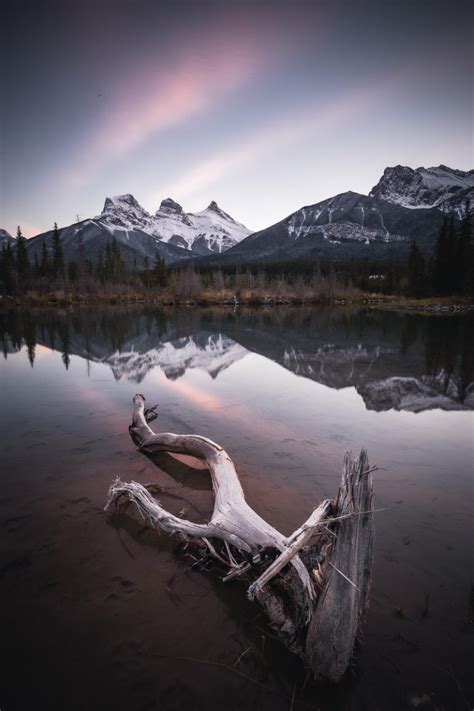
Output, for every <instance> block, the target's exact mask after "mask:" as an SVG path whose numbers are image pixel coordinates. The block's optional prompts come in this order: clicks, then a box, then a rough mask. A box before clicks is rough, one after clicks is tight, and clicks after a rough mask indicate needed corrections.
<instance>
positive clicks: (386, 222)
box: [202, 192, 444, 266]
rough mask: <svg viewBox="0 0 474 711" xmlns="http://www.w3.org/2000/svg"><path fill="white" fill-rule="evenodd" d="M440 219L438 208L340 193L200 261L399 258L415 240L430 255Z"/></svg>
mask: <svg viewBox="0 0 474 711" xmlns="http://www.w3.org/2000/svg"><path fill="white" fill-rule="evenodd" d="M443 219H444V216H443V213H442V212H441V211H440V210H438V209H436V208H431V209H424V210H416V211H414V210H410V209H408V208H406V207H402V206H401V205H395V204H392V203H390V202H387V201H385V200H380V199H377V198H372V197H367V195H360V194H359V193H353V192H347V193H341V194H340V195H336V196H335V197H333V198H330V199H329V200H323V201H322V202H319V203H316V204H315V205H307V206H305V207H302V208H301V209H300V210H297V211H296V212H294V213H293V214H292V215H289V216H288V217H286V218H285V219H284V220H281V222H278V223H277V224H275V225H272V226H271V227H268V228H266V229H264V230H261V231H260V232H255V233H254V234H252V235H250V236H249V237H247V238H246V239H245V240H243V241H242V242H240V243H239V244H238V245H236V246H235V247H232V248H231V249H229V250H228V251H227V252H225V254H222V255H218V256H216V257H208V258H206V260H205V262H204V260H202V263H206V264H209V265H215V266H219V265H231V264H234V263H235V264H247V263H249V264H251V263H255V262H258V263H265V262H266V263H285V262H297V261H313V262H316V261H317V260H322V261H334V262H337V261H347V260H350V259H355V260H358V261H360V260H364V259H370V260H379V261H382V260H389V259H393V260H397V259H403V258H405V257H406V255H407V253H408V250H409V247H410V244H411V242H412V240H413V239H414V238H416V240H417V242H418V245H419V246H420V247H421V248H422V249H423V250H424V251H425V252H432V250H433V248H434V245H435V242H436V237H437V235H438V234H439V230H440V228H441V225H442V223H443Z"/></svg>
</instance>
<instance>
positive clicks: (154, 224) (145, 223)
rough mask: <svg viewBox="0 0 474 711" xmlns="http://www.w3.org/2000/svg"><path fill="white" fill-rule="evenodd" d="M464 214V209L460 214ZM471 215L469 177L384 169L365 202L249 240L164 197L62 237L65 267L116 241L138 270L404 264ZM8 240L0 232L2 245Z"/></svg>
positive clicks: (354, 199) (235, 228) (319, 208)
mask: <svg viewBox="0 0 474 711" xmlns="http://www.w3.org/2000/svg"><path fill="white" fill-rule="evenodd" d="M468 206H469V207H468ZM467 209H469V211H472V210H473V209H474V170H470V171H461V170H455V169H452V168H448V167H447V166H444V165H440V166H438V167H433V168H416V169H412V168H408V167H405V166H400V165H398V166H395V167H390V168H386V169H385V171H384V173H383V175H382V177H381V179H380V180H379V182H378V183H377V184H376V185H375V186H374V187H373V188H372V190H371V191H370V193H369V195H362V194H360V193H355V192H352V191H348V192H345V193H341V194H339V195H336V196H334V197H331V198H329V199H327V200H323V201H321V202H318V203H316V204H314V205H307V206H305V207H302V208H300V209H299V210H297V211H296V212H294V213H292V214H291V215H289V216H288V217H286V218H284V219H283V220H281V221H280V222H277V223H276V224H274V225H271V226H270V227H267V228H265V229H263V230H260V231H258V232H252V231H251V230H249V229H248V228H247V227H245V226H244V225H243V224H241V223H240V222H237V221H236V220H235V219H234V218H233V217H231V216H230V215H229V214H228V213H226V212H224V210H222V209H221V208H220V207H219V206H218V205H217V203H216V202H215V201H212V202H211V203H210V204H209V205H208V207H207V208H206V209H205V210H202V211H200V212H196V213H190V212H188V213H187V212H184V210H183V208H182V207H181V205H179V204H178V203H177V202H175V201H174V200H172V199H171V198H167V199H165V200H163V201H162V202H161V204H160V206H159V208H158V210H156V212H155V213H154V214H151V213H149V212H147V210H145V208H143V207H142V206H141V205H140V203H139V202H138V201H137V200H136V199H135V197H134V196H133V195H130V194H126V195H119V196H117V197H113V198H106V200H105V203H104V208H103V210H102V212H101V213H100V214H99V215H97V216H96V217H94V218H90V219H85V220H82V221H78V222H77V223H74V224H72V225H69V226H67V227H63V228H61V238H62V245H63V251H64V255H65V258H66V260H74V259H77V258H78V256H79V248H80V244H81V243H82V245H83V247H84V250H85V252H86V254H87V256H88V257H89V258H90V259H92V260H93V261H95V260H96V259H97V258H98V256H99V254H100V253H101V252H103V251H104V250H105V248H106V245H107V243H108V242H109V241H110V240H111V239H112V238H115V240H116V241H117V243H118V245H119V246H120V249H121V252H122V256H123V258H124V260H125V261H126V262H127V263H129V264H130V265H132V264H135V265H136V266H137V268H142V267H143V264H144V260H145V258H146V257H148V259H149V260H150V262H152V261H153V259H154V257H155V255H156V254H157V253H158V254H159V255H160V256H161V257H162V258H164V260H165V262H166V263H167V264H183V263H184V262H187V261H192V263H194V264H196V265H197V266H202V267H204V266H206V267H207V266H208V267H219V266H223V267H232V266H234V265H244V264H249V265H252V264H271V263H291V262H293V263H294V262H314V261H316V260H324V261H333V262H341V261H346V260H350V259H356V260H359V259H365V258H368V259H370V260H371V261H384V260H388V259H393V260H398V259H403V258H405V257H406V254H407V253H408V250H409V247H410V244H411V242H412V240H413V239H415V240H416V241H417V244H418V246H419V248H420V249H421V250H422V251H423V252H424V253H425V254H431V253H432V252H433V250H434V246H435V243H436V238H437V236H438V234H439V231H440V228H441V226H442V224H443V220H444V218H445V215H451V216H452V217H453V219H454V220H459V219H461V218H462V217H463V216H464V215H465V213H466V210H467ZM51 237H52V230H51V231H48V232H44V233H42V234H39V235H37V236H35V237H33V238H31V239H29V240H28V243H27V249H28V251H29V254H30V259H34V257H35V254H37V255H38V257H39V256H40V250H41V249H42V245H43V241H44V242H45V244H46V247H47V249H48V250H51V249H52V244H51ZM7 242H9V243H11V244H14V243H15V239H14V238H13V237H12V236H11V235H9V234H8V233H7V232H6V231H5V230H1V231H0V246H1V245H2V244H6V243H7Z"/></svg>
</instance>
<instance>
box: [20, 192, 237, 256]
mask: <svg viewBox="0 0 474 711" xmlns="http://www.w3.org/2000/svg"><path fill="white" fill-rule="evenodd" d="M60 233H61V241H62V245H63V251H64V255H65V258H66V260H68V261H69V260H77V259H78V257H79V244H80V240H81V239H82V243H83V245H84V251H85V254H86V255H87V257H88V258H90V259H92V260H93V261H95V260H97V258H98V256H99V254H100V252H103V251H104V250H105V248H106V246H107V243H108V242H110V241H111V240H112V239H113V238H115V240H116V241H117V243H118V245H119V247H120V250H121V253H122V257H123V258H124V260H125V261H126V262H128V263H129V264H130V265H132V264H133V263H136V265H137V267H138V268H142V267H143V262H144V259H145V257H148V259H149V261H150V264H152V263H153V259H154V257H155V255H156V254H157V253H158V254H159V255H160V256H161V257H162V258H163V259H164V260H165V262H166V263H167V264H175V263H177V262H182V261H183V260H187V259H189V258H190V257H192V256H195V255H201V256H202V255H206V254H207V255H208V254H212V253H214V252H217V253H221V252H223V251H225V250H226V249H228V248H229V247H231V246H233V245H235V244H237V243H238V242H239V241H240V240H241V239H243V238H244V237H247V235H249V234H250V230H248V229H247V228H246V227H245V226H244V225H242V224H241V223H240V222H237V221H236V220H234V219H233V218H232V217H231V216H230V215H228V214H227V213H226V212H224V210H222V209H221V208H220V207H219V206H218V205H217V203H216V202H214V201H212V202H211V203H210V205H209V206H208V207H207V208H206V209H205V210H202V211H201V212H197V213H185V212H183V208H182V207H181V205H178V203H177V202H174V200H171V198H167V199H166V200H163V201H162V203H161V205H160V207H159V209H158V210H157V211H156V213H155V214H154V215H150V213H149V212H147V211H146V210H145V208H143V207H142V206H141V205H140V203H139V202H138V201H137V200H136V199H135V198H134V197H133V195H129V194H127V195H118V196H116V197H113V198H109V197H108V198H106V200H105V203H104V208H103V210H102V212H101V213H100V215H97V217H95V218H93V219H86V220H82V221H81V222H77V223H75V224H72V225H69V226H67V227H62V228H60ZM51 237H52V230H49V231H48V232H44V233H42V234H40V235H37V236H36V237H33V238H31V239H30V240H28V244H27V249H28V251H29V255H30V258H31V259H34V256H35V254H38V257H40V251H41V249H42V244H43V241H45V243H46V248H47V249H48V251H51V249H52V242H51Z"/></svg>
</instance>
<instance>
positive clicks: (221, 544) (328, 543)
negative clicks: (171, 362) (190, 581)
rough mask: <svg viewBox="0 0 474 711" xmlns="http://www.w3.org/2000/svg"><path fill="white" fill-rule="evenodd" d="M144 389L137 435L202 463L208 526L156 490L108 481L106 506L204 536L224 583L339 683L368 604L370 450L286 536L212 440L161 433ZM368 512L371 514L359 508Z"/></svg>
mask: <svg viewBox="0 0 474 711" xmlns="http://www.w3.org/2000/svg"><path fill="white" fill-rule="evenodd" d="M144 401H145V398H144V397H143V395H139V394H137V395H135V397H134V398H133V404H134V407H133V415H132V424H131V426H130V435H131V437H132V439H133V441H134V442H135V444H136V445H137V446H138V448H139V450H140V451H141V452H143V453H146V454H151V453H153V452H160V451H166V452H172V453H179V454H187V455H191V456H193V457H197V458H198V459H201V460H203V461H204V463H205V464H206V466H207V467H208V469H209V472H210V475H211V480H212V486H213V491H214V509H213V513H212V516H211V519H210V521H209V522H208V523H206V524H198V523H193V522H191V521H187V520H185V519H182V518H178V517H176V516H174V515H173V514H171V513H170V512H168V511H167V510H166V509H165V508H164V507H163V506H162V505H161V504H160V503H159V501H157V500H156V499H155V498H154V497H153V496H152V494H151V493H150V491H148V490H147V488H146V487H144V486H143V485H141V484H138V483H136V482H130V483H123V482H121V481H120V480H118V479H117V480H115V482H114V483H113V484H112V486H111V487H110V491H109V496H108V500H107V504H106V507H105V508H106V510H110V509H111V508H112V507H113V506H114V504H116V503H117V502H118V501H120V500H121V499H122V498H125V499H127V500H128V501H130V502H132V503H133V504H134V506H135V507H136V509H137V511H138V513H139V514H140V516H141V517H142V518H143V519H144V520H145V521H146V522H147V523H148V524H149V525H150V526H151V527H153V528H155V529H161V530H163V531H166V532H167V533H170V534H177V535H179V536H182V537H184V538H186V539H188V540H191V541H199V540H200V541H203V542H204V544H205V545H206V547H207V550H208V551H209V555H211V556H212V557H213V558H215V559H216V560H217V561H219V564H220V565H221V566H225V568H226V575H225V577H224V579H225V580H230V579H233V578H236V579H238V580H241V581H244V582H245V583H246V584H247V586H248V595H249V597H250V599H255V600H256V601H258V602H259V603H260V605H261V606H262V607H263V608H264V610H265V612H266V614H267V616H268V618H269V622H270V624H271V626H272V627H273V628H274V630H275V631H276V632H277V633H278V635H279V636H280V638H281V639H282V641H283V642H284V644H286V646H287V647H288V648H289V649H290V650H291V651H293V652H295V653H297V654H300V655H301V656H302V657H303V659H304V660H305V662H306V664H307V665H308V666H309V667H310V668H311V669H312V671H313V673H314V675H315V676H316V677H317V678H323V679H327V680H331V681H338V680H339V679H340V678H341V677H342V676H343V674H344V672H345V670H346V669H347V666H348V664H349V661H350V658H351V655H352V650H353V646H354V642H355V639H356V637H357V635H358V633H359V631H360V626H361V623H362V620H363V615H364V612H365V608H366V606H367V601H368V592H369V583H370V569H371V563H372V547H373V516H372V513H371V512H372V510H373V509H372V483H371V478H370V468H369V465H368V460H367V455H366V453H365V451H362V452H361V455H360V457H359V458H358V459H356V460H353V459H352V458H351V457H350V455H346V458H345V460H344V471H343V476H342V482H341V487H340V489H339V493H338V496H337V499H336V500H335V501H330V500H325V501H323V502H322V503H320V504H319V506H318V507H317V508H316V509H315V510H314V511H313V512H312V514H311V515H310V517H309V518H308V520H307V521H306V522H305V523H304V524H303V525H302V526H300V527H299V528H298V529H297V530H296V531H294V533H292V534H291V535H290V536H288V537H287V536H284V535H283V534H282V533H280V532H279V531H277V530H276V529H275V528H274V527H273V526H271V525H270V524H269V523H267V522H266V521H265V520H264V519H262V518H261V516H259V515H258V514H257V513H256V512H255V511H254V510H253V509H252V508H251V507H250V506H249V505H248V503H247V502H246V500H245V496H244V492H243V490H242V486H241V484H240V481H239V478H238V475H237V472H236V470H235V467H234V464H233V462H232V460H231V458H230V457H229V455H228V454H227V452H225V450H224V449H222V447H220V446H219V445H218V444H216V443H215V442H213V441H212V440H210V439H207V438H206V437H200V436H198V435H178V434H173V433H169V432H163V433H156V432H154V431H153V430H152V429H151V428H150V426H149V424H148V422H147V413H148V412H151V413H152V414H153V415H156V412H155V409H156V408H152V409H151V410H150V411H146V410H145V406H144ZM362 512H367V513H362Z"/></svg>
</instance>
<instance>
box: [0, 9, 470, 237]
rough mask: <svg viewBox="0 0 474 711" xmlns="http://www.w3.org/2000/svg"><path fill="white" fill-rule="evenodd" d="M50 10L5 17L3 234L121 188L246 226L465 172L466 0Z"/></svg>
mask: <svg viewBox="0 0 474 711" xmlns="http://www.w3.org/2000/svg"><path fill="white" fill-rule="evenodd" d="M56 1H57V0H51V2H52V4H51V7H50V6H49V5H48V8H49V9H46V6H44V7H43V6H42V5H41V4H38V3H35V2H33V0H22V8H21V23H19V21H18V17H19V14H18V12H17V9H16V8H15V6H14V3H11V11H10V6H9V3H8V2H7V11H6V12H5V23H4V27H5V37H4V41H3V44H2V45H1V51H2V53H3V65H4V70H5V71H4V77H5V82H4V97H5V99H6V100H5V102H4V103H5V109H4V111H3V116H2V118H3V121H4V130H3V134H2V135H3V145H2V153H3V156H2V157H3V170H4V176H3V180H2V205H1V207H2V216H1V218H0V227H5V228H7V229H8V230H9V231H11V232H15V230H16V226H17V225H18V224H20V225H21V226H22V229H23V231H24V234H25V235H27V236H31V235H32V234H35V233H37V232H39V231H42V230H46V229H50V228H51V227H52V223H53V222H54V221H57V222H58V224H59V225H60V226H61V225H66V224H71V223H72V222H74V221H75V219H76V215H78V214H79V215H80V216H81V218H85V217H92V216H94V215H95V214H97V212H98V211H99V210H100V208H101V206H102V204H103V200H104V198H105V197H106V196H107V195H116V194H120V193H125V192H127V193H128V192H130V193H133V194H134V195H135V196H136V197H137V199H138V200H139V201H142V202H143V203H144V206H145V207H146V208H147V209H148V210H153V211H154V210H156V209H157V207H158V205H159V203H160V202H161V199H163V198H164V197H172V198H174V199H177V200H181V201H189V203H188V202H186V204H185V205H184V207H185V209H187V210H194V211H195V210H198V209H202V208H203V207H205V205H207V204H208V203H209V202H210V201H211V200H212V199H216V200H217V201H218V202H219V204H221V205H222V207H223V208H224V209H225V210H226V211H228V212H230V213H231V214H232V215H233V216H234V217H235V218H236V219H237V220H239V221H242V222H244V223H246V224H248V226H249V227H252V228H254V229H260V228H263V227H266V226H268V225H269V224H271V223H272V222H275V221H277V220H279V219H281V218H282V217H283V216H285V215H286V214H289V213H290V212H292V211H293V210H295V209H298V208H299V207H300V206H301V205H302V204H310V203H312V202H316V201H317V200H321V199H324V198H325V197H330V196H331V195H333V194H335V193H336V192H341V191H342V190H345V189H348V188H351V189H354V190H359V191H361V192H367V191H368V190H369V189H370V188H371V187H372V185H373V184H375V182H377V180H378V179H379V177H380V174H381V172H382V170H383V169H384V168H385V167H386V166H387V165H396V164H398V163H402V164H405V165H411V166H413V167H416V166H419V165H438V164H439V163H445V164H448V165H451V166H452V167H457V168H461V169H469V168H470V167H472V166H471V162H472V159H471V150H470V141H471V123H472V116H471V112H472V109H471V107H470V104H469V98H470V95H471V90H470V64H469V60H468V57H467V53H466V52H465V51H464V52H463V51H462V48H465V47H467V46H469V40H468V28H469V27H470V22H469V18H470V16H471V11H470V9H469V4H468V3H467V2H464V0H457V3H458V5H457V6H456V8H455V10H454V9H453V8H449V7H448V6H446V5H445V4H443V3H441V1H439V2H438V0H434V2H433V1H432V0H419V2H418V3H416V5H415V6H414V5H413V4H412V3H408V0H401V5H400V4H397V5H396V6H395V5H394V4H391V3H387V4H384V5H380V3H376V2H375V0H369V2H368V3H365V4H364V7H362V6H359V5H358V4H357V3H356V4H354V5H353V4H352V3H351V4H349V3H338V2H337V0H335V2H334V3H331V4H329V3H323V2H318V1H317V0H315V1H314V2H309V1H308V2H305V0H295V1H294V2H291V3H290V2H284V1H283V0H259V2H250V1H248V0H242V1H241V2H239V3H237V4H233V3H230V2H224V1H220V0H196V2H192V3H188V2H180V3H171V2H165V1H164V0H160V1H158V0H157V1H156V2H146V1H144V2H143V3H140V4H139V5H138V4H136V3H127V2H125V1H122V0H116V2H114V3H108V2H105V0H104V2H98V3H97V2H95V3H92V0H83V1H82V2H79V1H78V0H66V2H67V4H68V5H67V7H68V8H69V11H68V12H66V13H65V12H54V11H53V10H54V7H53V5H55V2H56ZM339 5H340V6H339ZM405 6H406V7H405ZM58 7H59V5H58ZM61 7H62V6H61ZM112 8H113V11H112ZM19 46H21V47H22V51H21V53H19V52H18V51H17V48H18V47H19ZM440 47H442V48H443V50H442V52H440V51H439V48H440ZM447 137H449V140H447ZM262 195H265V196H266V198H265V211H262Z"/></svg>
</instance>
